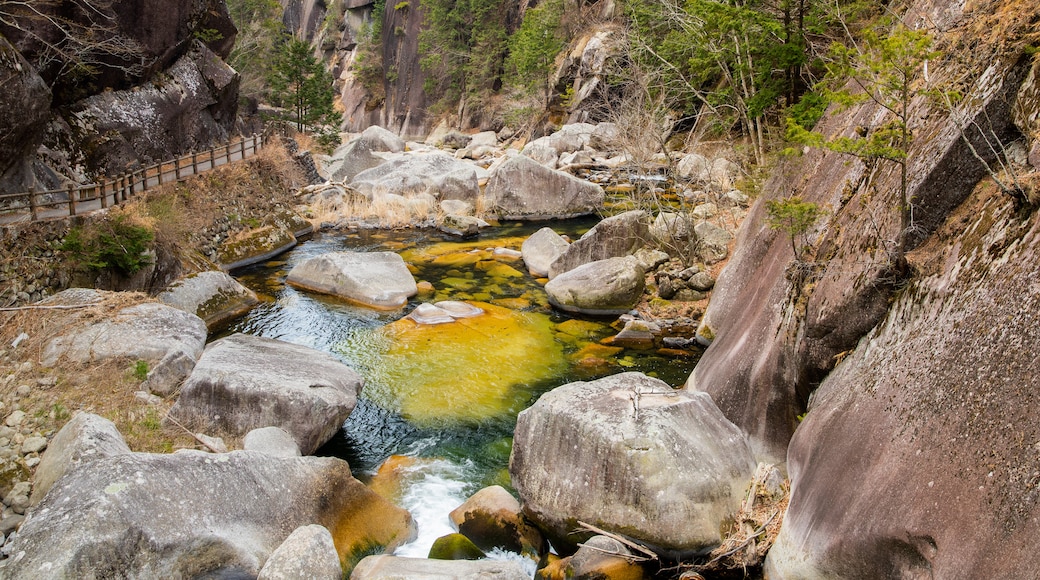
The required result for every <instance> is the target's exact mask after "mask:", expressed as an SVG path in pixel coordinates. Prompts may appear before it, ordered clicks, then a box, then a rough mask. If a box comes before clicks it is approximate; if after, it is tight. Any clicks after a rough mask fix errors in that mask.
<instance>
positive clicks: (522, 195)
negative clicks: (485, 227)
mask: <svg viewBox="0 0 1040 580" xmlns="http://www.w3.org/2000/svg"><path fill="white" fill-rule="evenodd" d="M484 199H485V208H486V209H487V211H488V212H489V213H492V214H495V215H498V216H499V217H501V218H503V219H522V220H546V219H556V218H567V217H576V216H580V215H588V214H591V213H594V212H596V211H597V210H599V209H601V208H602V207H603V199H604V193H603V188H602V187H600V186H598V185H596V184H594V183H590V182H588V181H585V180H582V179H578V178H577V177H574V176H573V175H570V174H567V173H564V172H562V171H555V170H553V169H549V168H547V167H545V166H543V165H542V164H540V163H538V162H537V161H535V160H533V159H531V158H529V157H526V156H524V155H516V156H513V157H510V158H509V159H507V160H506V161H504V162H503V163H502V164H500V165H498V166H497V167H495V168H494V169H493V170H492V172H491V177H490V178H489V179H488V184H487V187H486V188H485V191H484Z"/></svg>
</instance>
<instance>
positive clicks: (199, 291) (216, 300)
mask: <svg viewBox="0 0 1040 580" xmlns="http://www.w3.org/2000/svg"><path fill="white" fill-rule="evenodd" d="M157 298H158V299H159V302H162V303H163V304H166V305H168V306H173V307H174V308H177V309H179V310H183V311H185V312H190V313H192V314H195V315H196V316H198V317H199V318H201V319H202V320H203V321H204V322H205V323H206V327H207V328H209V329H210V330H212V329H214V328H217V327H220V326H221V325H223V324H225V323H226V322H228V321H229V320H231V319H233V318H237V317H239V316H241V315H243V314H245V313H246V312H248V311H249V309H250V308H252V307H253V306H255V305H257V304H258V303H259V302H260V300H259V299H258V298H257V297H256V293H255V292H253V291H252V290H250V289H249V288H246V287H245V286H243V285H241V284H239V283H238V280H235V279H234V278H232V277H231V276H230V275H228V274H227V273H226V272H221V271H209V272H199V273H198V274H193V275H191V276H188V277H186V278H182V279H180V280H178V281H176V282H174V283H173V284H171V285H170V286H169V287H168V288H167V289H166V290H164V291H162V292H161V293H160V294H159V295H158V296H157Z"/></svg>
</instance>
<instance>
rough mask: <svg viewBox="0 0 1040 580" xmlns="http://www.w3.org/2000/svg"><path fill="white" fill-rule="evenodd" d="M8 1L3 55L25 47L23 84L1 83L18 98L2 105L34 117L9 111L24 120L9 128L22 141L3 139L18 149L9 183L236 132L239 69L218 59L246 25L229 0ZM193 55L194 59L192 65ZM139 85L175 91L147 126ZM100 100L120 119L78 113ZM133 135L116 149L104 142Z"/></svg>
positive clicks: (74, 175) (167, 153)
mask: <svg viewBox="0 0 1040 580" xmlns="http://www.w3.org/2000/svg"><path fill="white" fill-rule="evenodd" d="M88 6H89V9H88V8H87V7H88ZM2 10H3V11H4V14H5V24H3V25H0V43H2V44H3V45H4V47H6V48H3V49H2V50H3V52H4V55H5V57H4V63H7V62H15V60H11V59H13V58H14V57H13V56H11V58H7V56H8V55H12V54H17V55H18V58H19V59H21V60H20V61H18V63H19V64H18V66H20V67H21V68H20V69H19V68H17V67H16V68H15V72H17V73H18V74H17V75H15V76H16V77H17V78H18V81H17V82H14V83H3V84H0V100H2V101H3V102H4V103H7V104H10V105H11V106H10V107H9V108H5V110H8V111H26V112H27V113H28V114H27V115H25V116H24V118H23V117H19V118H17V119H14V118H12V119H10V120H7V119H5V122H8V123H11V124H14V125H18V126H19V127H20V129H19V130H18V131H14V132H11V133H7V132H5V133H4V138H3V139H2V141H4V142H5V143H6V141H11V142H12V143H15V144H16V146H15V147H14V148H13V149H12V148H10V147H11V146H10V145H7V146H5V145H4V143H0V148H6V150H5V151H4V152H5V153H9V155H4V156H3V159H4V162H5V164H6V167H4V168H0V171H3V172H4V177H3V179H2V180H0V192H15V191H25V190H26V189H28V187H30V186H34V187H37V188H53V187H58V186H60V185H61V183H62V182H63V181H65V180H69V179H71V180H73V181H82V180H84V179H89V178H90V175H91V174H94V173H105V172H118V171H122V170H124V169H127V168H129V167H133V166H134V165H136V164H141V163H147V162H151V161H156V160H158V159H163V158H169V157H172V156H174V155H177V154H181V153H184V152H186V151H188V150H190V149H191V148H196V147H200V146H205V145H209V144H211V143H213V142H215V141H220V140H223V139H226V138H227V135H228V133H229V132H230V131H231V128H232V126H233V124H234V121H235V114H236V111H237V106H238V103H237V101H238V89H237V87H238V84H237V74H236V73H234V71H232V70H231V69H230V68H227V66H226V65H225V64H224V63H223V61H222V60H221V59H222V58H223V57H226V56H227V55H228V53H229V52H230V50H231V47H232V45H233V44H234V41H235V36H236V34H237V31H236V29H235V27H234V25H233V24H232V22H231V19H230V17H229V16H228V11H227V6H226V5H225V3H224V1H223V0H164V1H162V2H146V1H144V0H101V1H97V2H92V3H90V4H89V5H88V4H85V3H84V4H80V3H64V2H62V3H58V2H55V3H43V4H39V5H37V6H36V8H35V11H33V10H25V9H23V8H22V7H21V6H20V5H19V4H16V3H11V4H10V6H7V7H4V8H3V9H2ZM193 47H195V48H193ZM189 55H195V56H189ZM199 55H202V56H199ZM185 59H187V61H186V60H185ZM189 61H190V62H194V63H197V65H198V66H196V67H195V72H190V71H189V70H188V69H190V68H191V67H190V66H187V65H186V64H185V63H186V62H189ZM5 67H6V64H5ZM5 70H8V71H9V70H10V69H5ZM0 74H3V73H0ZM6 74H11V73H10V72H8V73H6ZM12 78H14V77H12ZM31 78H32V79H36V80H35V81H33V82H29V80H27V79H31ZM142 87H143V88H145V91H146V92H147V91H148V90H152V89H157V88H158V89H161V90H165V91H166V92H168V93H170V95H169V97H168V98H167V99H166V103H165V104H164V105H163V106H161V107H159V109H161V110H159V111H158V112H156V114H154V115H151V116H152V117H155V118H154V119H153V120H152V121H150V122H149V123H144V124H142V122H141V121H142V119H144V117H146V116H149V114H148V113H149V110H150V109H149V110H145V109H142V106H143V101H142V98H141V95H139V94H137V93H138V91H140V90H141V88H142ZM148 87H151V89H149V88H148ZM174 93H175V94H174ZM124 104H125V105H127V106H128V107H129V108H126V107H124V106H123V105H124ZM99 105H100V106H103V108H105V109H106V110H105V111H104V113H103V114H102V115H101V116H107V117H109V118H111V119H118V121H113V122H109V123H104V122H102V123H95V122H94V121H96V120H97V118H98V116H97V115H95V116H94V117H93V119H92V120H90V121H89V122H84V118H83V116H82V115H81V113H82V112H83V111H86V110H89V109H91V108H92V107H97V106H99ZM153 109H154V107H153ZM152 112H155V111H152ZM203 117H205V118H203ZM44 127H46V130H45V129H44ZM95 129H96V130H98V131H101V132H102V133H101V134H97V133H96V132H94V131H95ZM19 134H23V135H26V136H27V137H26V138H17V135H19ZM171 135H179V137H177V138H171ZM130 141H133V142H134V144H133V146H132V147H128V148H125V150H124V151H122V152H120V153H119V154H118V155H111V154H110V152H111V149H112V148H111V147H107V148H106V147H105V146H100V147H99V145H102V144H103V143H110V142H130ZM41 142H42V144H43V147H42V148H39V147H40V145H41ZM38 148H39V149H38Z"/></svg>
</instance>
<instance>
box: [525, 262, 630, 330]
mask: <svg viewBox="0 0 1040 580" xmlns="http://www.w3.org/2000/svg"><path fill="white" fill-rule="evenodd" d="M645 277H646V271H645V270H644V269H643V265H642V263H641V262H640V261H639V260H638V259H637V258H636V257H634V256H626V257H624V258H609V259H606V260H599V261H597V262H591V263H588V264H584V265H582V266H578V267H577V268H575V269H573V270H570V271H568V272H565V273H563V274H560V275H559V276H557V277H555V278H553V279H552V280H550V281H549V283H548V284H546V285H545V293H546V294H548V295H549V303H551V304H552V305H553V306H555V307H556V308H559V309H560V310H565V311H567V312H577V313H579V314H589V315H593V316H607V315H618V314H623V313H625V312H628V311H629V310H631V309H632V307H633V306H635V305H636V303H637V302H639V298H640V297H641V296H642V295H643V289H644V287H645V286H646V281H645Z"/></svg>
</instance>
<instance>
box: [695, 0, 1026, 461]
mask: <svg viewBox="0 0 1040 580" xmlns="http://www.w3.org/2000/svg"><path fill="white" fill-rule="evenodd" d="M916 4H917V5H915V6H913V7H911V8H910V9H909V10H908V14H913V15H918V14H930V13H932V12H933V11H931V8H930V6H931V4H929V3H928V2H919V3H916ZM1009 4H1011V3H1010V2H1003V1H997V0H992V1H989V2H987V3H986V5H987V6H989V8H982V7H978V6H976V7H975V8H974V9H973V10H972V11H971V16H969V15H967V13H964V12H961V11H960V10H950V11H938V12H935V14H936V17H935V19H934V20H932V21H925V20H921V21H919V22H918V21H914V22H911V23H910V24H911V27H917V26H918V25H920V26H923V27H926V28H930V29H931V30H933V32H936V33H937V34H939V35H940V37H941V39H940V42H949V43H953V44H956V43H957V42H960V40H958V39H959V38H960V39H962V40H963V38H962V37H961V36H958V35H963V34H974V33H966V32H964V31H965V30H968V29H969V28H965V27H966V26H969V23H981V22H983V21H984V20H985V18H986V17H984V16H982V15H983V14H999V13H1001V10H1004V8H1005V7H1007V5H1009ZM978 19H981V20H978ZM1016 22H1017V21H1016ZM970 25H971V26H974V24H970ZM933 27H934V28H933ZM990 29H991V27H989V26H988V25H982V26H981V28H979V29H978V30H990ZM973 30H974V29H973ZM989 40H992V44H991V45H986V46H992V47H999V46H1004V40H1003V37H1001V38H995V37H994V38H990V39H989ZM971 42H973V43H978V42H982V41H979V40H978V39H973V40H972V41H971ZM986 42H988V40H987V41H986ZM983 44H985V43H984V42H983ZM980 46H981V45H980ZM989 50H996V51H997V52H987V51H989ZM965 55H966V60H965V61H964V62H965V63H967V62H970V63H971V65H970V66H967V67H965V68H963V69H962V68H959V67H961V66H963V65H960V64H959V65H954V64H951V65H950V67H951V69H950V70H946V71H944V75H949V78H953V77H956V78H959V79H961V80H962V81H963V85H962V86H964V87H969V88H967V89H965V90H967V91H968V92H967V93H966V94H965V98H964V99H963V100H962V101H961V102H960V103H959V104H958V106H957V107H956V110H955V111H953V112H952V113H951V112H949V111H943V110H941V108H940V109H935V108H933V107H934V101H930V100H929V99H928V98H926V97H924V96H919V97H917V98H916V99H914V101H913V102H912V103H911V106H910V112H909V116H910V118H911V119H914V120H915V121H914V126H912V127H911V128H910V129H911V131H912V132H913V134H914V141H913V144H912V146H911V148H910V150H909V151H908V175H909V181H908V190H907V194H908V198H909V199H912V200H913V203H914V208H913V216H914V222H913V228H912V230H911V231H909V232H907V233H906V238H905V242H906V247H907V249H908V250H912V249H914V248H916V247H918V246H920V245H921V244H922V243H923V242H924V241H925V240H927V239H928V238H929V236H931V235H932V234H933V233H934V232H935V230H936V228H937V227H938V226H939V224H941V223H942V222H943V221H944V220H945V219H946V218H947V216H948V215H949V214H950V212H951V211H952V210H953V209H954V208H956V207H957V206H958V205H959V204H960V203H962V202H963V201H964V200H965V199H966V198H967V197H968V195H969V193H970V192H971V190H972V189H973V187H974V186H975V184H976V183H977V182H978V181H979V180H980V179H981V178H982V177H984V176H985V175H986V173H987V170H986V168H985V167H984V166H983V164H982V163H980V162H979V161H978V160H977V159H976V158H975V157H974V155H973V154H972V153H971V150H970V148H969V146H968V143H971V144H972V145H973V146H974V148H975V149H976V151H978V152H979V153H980V154H981V155H983V157H984V158H986V159H988V160H990V161H992V160H993V155H994V154H993V150H992V149H991V148H990V147H989V146H988V145H987V144H986V143H987V142H988V143H996V142H1000V143H1010V142H1011V141H1013V140H1014V139H1015V138H1017V135H1018V134H1019V133H1020V132H1019V130H1018V129H1017V128H1016V127H1015V126H1014V125H1013V123H1012V113H1011V109H1012V106H1013V103H1014V102H1015V98H1016V93H1017V92H1018V90H1019V87H1020V85H1021V83H1022V79H1023V78H1024V76H1025V75H1026V73H1027V68H1026V66H1025V63H1024V61H1022V60H1021V58H1020V56H1021V55H1020V54H1018V53H1015V52H1014V51H1004V52H1000V50H999V49H992V48H987V49H985V50H976V51H972V52H971V53H970V54H967V53H965ZM958 62H961V61H958ZM954 69H956V71H955V70H954ZM884 118H885V117H884V112H883V111H879V110H878V109H877V107H875V106H873V105H871V104H869V103H868V104H864V105H861V106H858V107H853V108H851V109H848V110H845V111H843V112H835V113H833V114H830V115H827V116H825V117H824V118H823V119H822V120H821V121H820V123H819V124H818V125H817V127H816V129H817V130H818V131H821V132H822V133H823V134H824V135H825V136H826V137H828V138H830V137H837V136H846V137H856V136H857V134H856V130H857V128H862V127H870V126H874V125H875V124H876V123H877V122H878V120H879V119H884ZM960 127H971V128H972V129H971V130H968V131H962V130H961V129H960ZM899 174H900V172H899V169H898V167H897V166H896V165H895V164H892V163H880V164H878V166H877V167H876V168H873V167H868V166H867V165H865V164H864V163H863V161H861V160H858V159H856V158H850V157H849V156H847V155H842V154H839V153H834V152H827V151H821V150H815V149H814V150H809V151H808V152H807V154H806V155H804V156H803V157H801V158H800V160H798V162H797V163H796V164H795V165H794V166H791V167H788V168H787V169H786V170H784V171H779V172H777V173H776V174H775V175H774V176H773V177H772V178H771V179H770V180H769V181H768V182H767V183H766V185H765V187H764V188H763V192H762V195H761V196H760V198H759V200H758V201H757V202H756V203H755V204H754V206H753V207H752V208H751V210H750V212H749V214H748V217H747V219H746V220H745V221H744V223H743V225H742V226H741V229H740V231H739V233H738V236H737V244H736V250H735V252H734V254H733V256H732V257H731V258H730V261H729V262H728V264H727V266H726V268H725V269H724V270H723V271H722V273H721V275H720V276H719V278H718V283H717V284H716V286H715V288H714V290H713V296H712V300H711V302H710V304H709V305H708V309H707V311H706V313H705V315H704V320H703V324H702V328H701V331H700V334H701V336H704V337H710V338H711V339H713V342H712V343H711V346H710V347H708V349H707V350H706V351H705V353H704V356H703V357H702V358H701V359H700V362H699V363H698V365H697V367H696V369H695V370H694V372H693V374H692V375H691V377H690V380H689V384H690V385H693V386H694V387H695V388H701V389H704V390H706V391H708V392H709V393H711V395H712V397H713V398H714V399H715V401H716V403H717V404H718V405H719V408H720V409H722V411H723V413H725V414H726V416H727V417H729V418H730V419H731V420H732V421H733V422H735V423H736V424H737V425H739V426H740V427H741V428H742V429H744V430H745V431H746V432H748V433H749V435H750V436H751V439H752V441H753V444H754V446H755V448H756V452H757V453H759V454H760V455H761V456H762V457H763V458H770V459H772V460H782V459H783V458H784V457H785V456H786V452H787V443H788V441H789V440H790V437H791V435H792V433H793V432H794V430H795V427H796V426H797V425H798V421H797V416H798V415H799V414H801V413H802V412H804V410H805V408H806V404H807V402H808V399H809V394H810V392H811V391H812V388H813V385H816V384H818V383H819V382H820V381H822V379H823V378H824V377H825V376H826V374H827V373H828V372H829V371H830V369H831V368H833V366H834V364H835V361H836V358H835V357H837V355H839V354H840V353H843V352H846V351H848V350H850V349H853V348H854V347H855V346H856V344H857V342H858V341H859V340H860V338H861V337H863V336H864V335H865V334H866V333H868V332H869V331H870V330H871V329H872V328H873V327H874V326H875V325H876V324H877V323H878V322H879V321H881V320H882V319H883V318H884V316H885V313H886V312H887V311H888V309H889V305H890V299H891V296H892V294H893V293H894V292H895V290H896V289H897V288H898V286H899V285H900V284H901V280H902V278H903V277H904V272H900V270H899V268H898V267H894V266H893V256H892V254H891V252H892V250H893V248H895V244H896V242H897V240H898V239H899V237H900V227H901V226H900V215H899V213H900V212H899V211H898V210H897V208H898V207H899V206H900V202H899V199H898V198H899V195H900V193H899V192H900V187H899V183H900V175H899ZM792 191H794V192H801V195H802V197H803V198H804V199H805V200H806V201H811V202H814V203H816V204H818V205H820V206H822V207H825V208H827V209H828V213H829V217H828V219H826V220H822V221H821V222H820V223H819V224H818V225H817V226H816V227H815V228H814V229H813V230H812V231H810V232H807V236H806V243H807V244H809V245H811V246H813V247H814V248H815V260H813V261H812V262H811V264H810V265H809V267H810V269H811V270H812V274H811V282H812V283H811V284H806V285H803V284H802V283H801V282H800V281H798V280H799V279H798V277H797V276H791V277H790V278H789V276H788V268H789V265H790V264H792V261H793V255H792V250H791V244H790V240H789V239H787V238H786V236H785V235H784V234H782V233H780V232H776V231H773V230H770V229H769V228H768V227H766V226H765V217H766V208H765V202H766V201H768V200H772V199H777V198H780V197H782V196H785V195H788V193H789V192H792ZM793 272H794V270H792V273H793ZM792 279H794V280H795V282H794V283H792V281H791V280H792Z"/></svg>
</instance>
